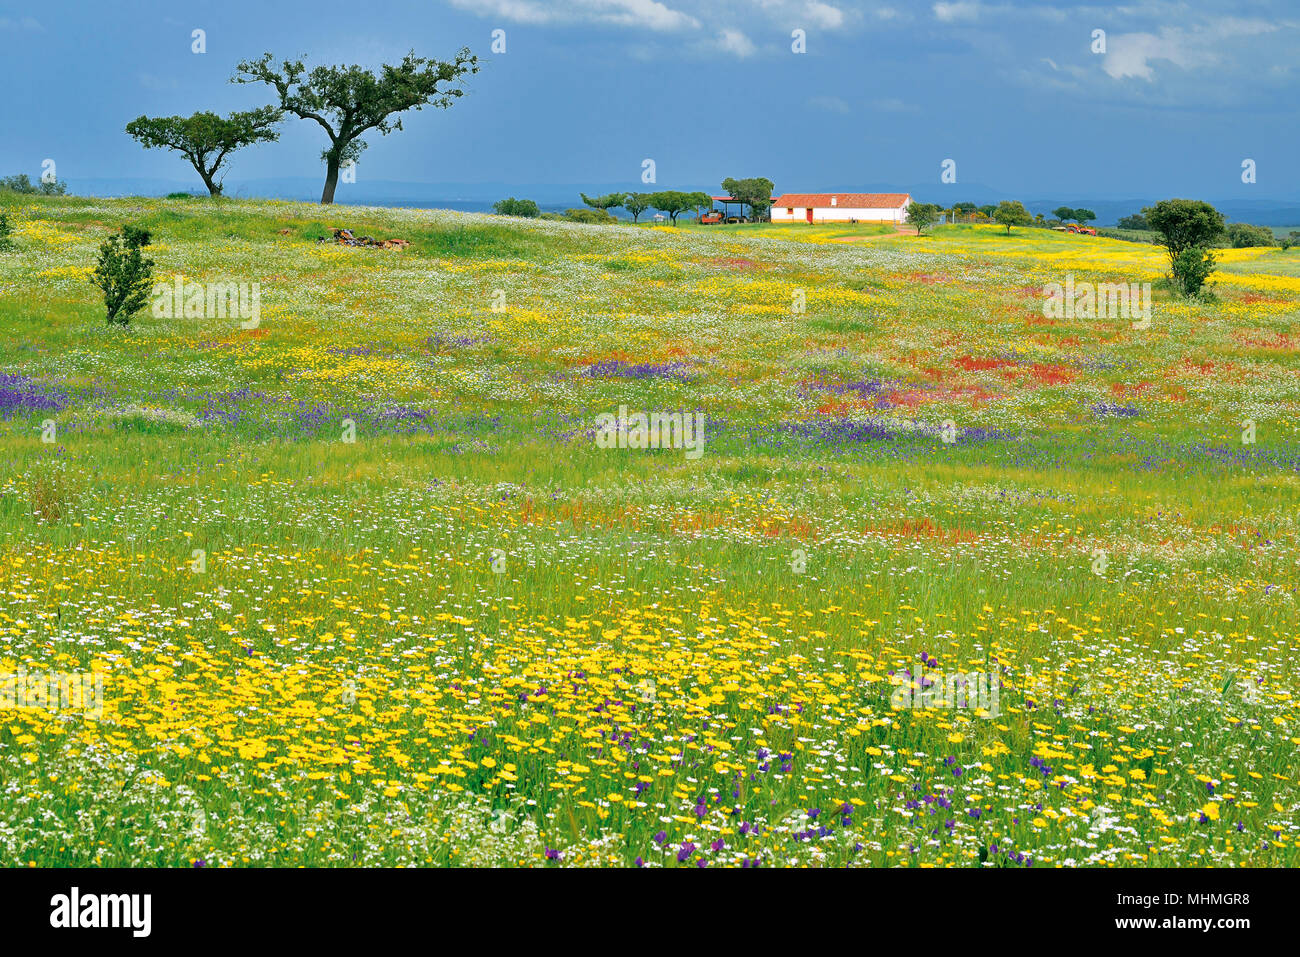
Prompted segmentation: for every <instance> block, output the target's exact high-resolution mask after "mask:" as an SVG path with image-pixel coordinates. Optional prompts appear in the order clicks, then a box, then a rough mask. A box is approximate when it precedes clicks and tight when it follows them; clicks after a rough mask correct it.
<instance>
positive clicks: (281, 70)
mask: <svg viewBox="0 0 1300 957" xmlns="http://www.w3.org/2000/svg"><path fill="white" fill-rule="evenodd" d="M273 61H274V57H272V55H271V54H270V53H265V54H263V55H262V56H261V57H260V58H258V59H256V60H244V61H243V62H241V63H240V64H239V66H238V67H237V68H236V72H235V75H234V76H233V77H231V82H232V83H266V84H268V85H269V86H271V87H273V88H274V89H275V91H276V93H277V94H278V96H279V98H280V109H281V110H283V111H284V112H286V113H292V114H293V115H294V116H297V117H299V118H301V119H304V120H312V121H313V122H315V123H317V124H319V125H320V127H321V129H323V130H324V131H325V133H326V135H327V136H328V137H329V140H330V145H329V146H328V147H326V148H325V149H324V150H322V151H321V159H323V160H324V161H325V188H324V190H323V191H322V193H321V202H322V203H332V202H334V189H335V187H336V186H337V185H338V178H339V168H340V167H341V166H342V165H343V164H344V163H348V162H355V161H356V160H357V158H358V157H360V155H361V152H362V150H364V149H365V148H366V142H365V140H363V139H361V135H362V134H363V133H366V132H368V131H369V130H377V131H378V132H379V133H381V134H383V135H385V136H387V135H388V134H389V133H391V132H393V131H395V130H400V129H401V128H402V120H401V118H400V117H397V116H396V114H398V113H403V112H405V111H406V110H421V109H423V108H424V107H425V106H434V107H437V108H439V109H447V108H448V107H450V106H451V105H452V104H453V103H454V102H455V101H456V99H457V98H458V97H460V96H462V95H463V94H464V92H465V91H464V90H463V89H461V88H460V87H459V86H458V85H457V84H458V83H459V81H460V80H461V79H462V78H463V77H465V76H466V75H468V74H473V73H477V72H478V58H477V57H476V56H474V55H473V54H471V53H470V52H469V50H468V48H462V49H461V50H460V51H459V52H457V54H456V58H455V59H454V60H449V61H442V60H432V59H426V58H424V57H418V56H416V55H415V51H414V50H412V51H411V52H410V53H408V54H407V55H406V56H404V57H403V58H402V62H401V63H399V64H397V65H396V66H392V65H389V64H387V63H385V64H384V65H383V68H382V71H381V72H380V73H379V74H376V73H374V72H373V71H371V70H367V69H364V68H363V67H360V66H355V65H353V66H346V67H345V66H318V67H316V68H315V69H313V70H312V71H311V72H310V73H308V72H307V68H306V67H305V66H304V65H303V63H302V61H301V60H285V61H283V62H282V63H281V64H280V66H279V67H278V68H277V67H276V66H274V63H273Z"/></svg>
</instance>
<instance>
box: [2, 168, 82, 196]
mask: <svg viewBox="0 0 1300 957" xmlns="http://www.w3.org/2000/svg"><path fill="white" fill-rule="evenodd" d="M0 190H9V191H10V192H11V193H22V194H24V195H26V196H35V195H37V194H41V195H44V196H62V195H63V194H64V193H66V192H67V191H68V184H67V183H65V182H63V181H61V180H55V181H54V182H53V183H47V182H45V181H44V180H42V181H41V182H39V183H33V182H32V181H31V179H29V178H28V176H27V174H26V173H19V174H18V175H17V176H6V177H4V178H3V179H0Z"/></svg>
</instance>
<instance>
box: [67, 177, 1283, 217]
mask: <svg viewBox="0 0 1300 957" xmlns="http://www.w3.org/2000/svg"><path fill="white" fill-rule="evenodd" d="M323 183H324V176H323V175H322V176H319V177H306V176H298V177H276V178H268V179H248V180H237V179H227V180H226V184H225V189H226V195H227V196H229V197H231V198H265V199H288V200H301V201H304V202H315V201H317V200H319V199H320V193H321V187H322V185H323ZM68 188H69V190H70V191H71V192H72V193H74V194H77V195H81V196H165V195H167V194H168V193H176V192H192V193H200V194H201V193H202V192H203V187H202V185H201V184H199V183H197V182H196V181H195V180H193V179H185V180H171V179H151V178H144V177H137V178H124V179H84V180H77V181H75V182H70V183H69V185H68ZM656 189H683V190H703V191H704V192H707V193H710V194H712V195H717V194H719V193H721V192H722V190H721V187H719V186H717V185H714V186H701V185H699V184H692V183H674V184H658V185H655V184H651V185H642V184H639V183H632V184H629V183H626V182H623V183H582V184H572V185H570V184H565V183H417V182H403V181H398V180H372V181H365V180H363V181H361V182H358V183H340V184H339V186H338V192H337V194H336V195H335V200H336V201H337V202H338V203H339V204H342V205H348V204H350V205H358V206H407V207H429V208H448V209H459V210H467V211H473V210H488V209H491V206H492V203H494V202H496V201H497V200H499V199H504V198H505V197H507V196H516V197H519V198H521V199H532V200H535V201H536V202H537V203H538V204H539V205H540V206H541V207H542V208H543V209H544V210H563V209H568V208H570V207H575V206H581V205H582V199H581V198H580V197H579V195H578V193H579V191H581V192H585V193H587V194H588V195H593V194H598V193H612V192H616V191H620V190H622V191H625V192H627V191H641V192H653V191H655V190H656ZM799 190H800V191H801V192H845V193H848V192H864V193H911V194H912V196H913V197H915V198H916V199H918V200H921V201H923V202H932V203H939V204H940V205H947V204H949V203H953V202H963V201H964V202H972V203H978V204H980V205H984V204H986V203H997V202H998V201H1000V200H1003V199H1021V200H1023V202H1024V204H1025V207H1026V208H1027V209H1028V210H1029V211H1030V212H1031V213H1042V214H1043V215H1045V216H1050V215H1051V212H1052V210H1053V209H1056V208H1057V207H1059V206H1070V207H1080V206H1082V207H1085V208H1087V209H1090V210H1092V211H1093V212H1094V213H1096V214H1097V222H1096V223H1095V224H1094V225H1100V226H1113V225H1115V223H1116V222H1117V221H1118V220H1119V218H1120V217H1121V216H1128V215H1129V214H1130V213H1136V212H1137V211H1138V210H1140V209H1141V208H1142V207H1143V206H1150V205H1151V204H1152V203H1154V202H1155V201H1156V200H1157V199H1165V198H1168V197H1163V196H1161V197H1152V196H1148V197H1134V198H1132V199H1099V198H1096V197H1086V196H1084V197H1078V196H1074V197H1072V196H1068V195H1061V196H1055V197H1052V198H1050V199H1026V198H1025V197H1023V196H1016V195H1013V194H1011V193H1007V192H1003V191H1000V190H995V189H991V188H989V187H987V186H982V185H979V184H973V185H965V184H960V183H958V184H954V185H951V186H937V185H935V184H934V183H927V184H924V185H911V186H900V185H898V184H895V183H866V184H863V183H834V184H825V183H808V184H800V185H799ZM778 192H779V187H778ZM1188 198H1191V199H1206V200H1207V201H1208V202H1211V203H1213V204H1214V205H1215V206H1216V207H1217V208H1218V209H1219V211H1220V212H1222V213H1223V215H1224V216H1225V217H1226V218H1227V219H1228V220H1229V221H1230V222H1243V223H1253V224H1255V225H1259V226H1289V225H1300V199H1253V200H1248V199H1222V198H1220V199H1215V198H1214V197H1197V196H1192V197H1188Z"/></svg>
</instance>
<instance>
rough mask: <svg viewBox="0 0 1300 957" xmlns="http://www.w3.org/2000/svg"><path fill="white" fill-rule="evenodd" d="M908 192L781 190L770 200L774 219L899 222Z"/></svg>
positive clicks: (908, 201)
mask: <svg viewBox="0 0 1300 957" xmlns="http://www.w3.org/2000/svg"><path fill="white" fill-rule="evenodd" d="M911 202H912V197H911V195H910V194H909V193H783V194H782V195H780V196H778V197H777V198H776V199H774V200H772V222H774V223H797V222H807V223H846V222H849V221H851V220H855V221H857V222H859V223H901V222H904V221H905V220H906V219H907V207H908V205H909V204H910V203H911Z"/></svg>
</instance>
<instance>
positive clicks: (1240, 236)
mask: <svg viewBox="0 0 1300 957" xmlns="http://www.w3.org/2000/svg"><path fill="white" fill-rule="evenodd" d="M1227 233H1228V239H1229V241H1230V242H1231V243H1232V248H1233V249H1245V248H1247V247H1250V246H1276V245H1277V237H1276V236H1274V235H1273V230H1271V229H1269V228H1268V227H1267V226H1252V225H1250V224H1249V223H1229V224H1228V229H1227Z"/></svg>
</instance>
